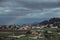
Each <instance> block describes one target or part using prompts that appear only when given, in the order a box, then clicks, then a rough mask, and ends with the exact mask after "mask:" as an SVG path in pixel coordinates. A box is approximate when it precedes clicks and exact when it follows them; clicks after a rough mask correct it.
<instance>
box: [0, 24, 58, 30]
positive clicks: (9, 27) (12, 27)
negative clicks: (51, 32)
mask: <svg viewBox="0 0 60 40" xmlns="http://www.w3.org/2000/svg"><path fill="white" fill-rule="evenodd" d="M49 26H50V28H58V26H53V24H50V25H49ZM46 27H48V24H47V25H41V26H39V25H37V26H31V25H22V26H21V25H0V30H1V29H3V30H31V29H35V28H46Z"/></svg>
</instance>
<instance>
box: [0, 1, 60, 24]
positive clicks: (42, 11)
mask: <svg viewBox="0 0 60 40" xmlns="http://www.w3.org/2000/svg"><path fill="white" fill-rule="evenodd" d="M53 17H59V18H60V0H0V24H7V25H10V24H25V23H27V24H28V23H33V22H41V21H43V20H47V19H49V18H53Z"/></svg>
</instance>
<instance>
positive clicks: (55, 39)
mask: <svg viewBox="0 0 60 40" xmlns="http://www.w3.org/2000/svg"><path fill="white" fill-rule="evenodd" d="M33 30H48V31H51V32H52V34H47V35H51V37H52V38H50V39H51V40H60V34H58V33H60V32H57V30H60V29H59V28H58V29H57V28H42V29H33ZM14 33H15V35H18V34H19V35H21V34H25V31H20V32H14ZM20 33H21V34H20ZM9 35H12V32H0V36H7V37H8V36H9ZM25 35H26V36H24V37H21V38H19V39H17V38H13V39H14V40H44V39H45V38H39V39H32V38H29V37H35V36H36V35H34V34H25ZM5 39H6V40H12V38H5Z"/></svg>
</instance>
